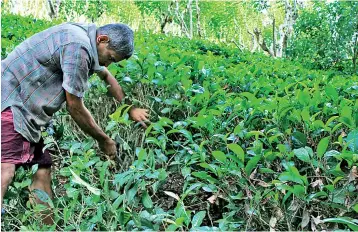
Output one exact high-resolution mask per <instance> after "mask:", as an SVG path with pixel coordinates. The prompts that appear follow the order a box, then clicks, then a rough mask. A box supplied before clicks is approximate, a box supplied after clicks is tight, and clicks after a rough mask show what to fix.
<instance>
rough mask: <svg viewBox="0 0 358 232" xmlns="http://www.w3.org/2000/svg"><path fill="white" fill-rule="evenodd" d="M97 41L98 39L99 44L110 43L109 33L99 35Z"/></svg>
mask: <svg viewBox="0 0 358 232" xmlns="http://www.w3.org/2000/svg"><path fill="white" fill-rule="evenodd" d="M96 41H97V44H99V43H108V42H109V37H108V35H98V36H97V39H96Z"/></svg>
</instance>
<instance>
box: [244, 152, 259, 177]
mask: <svg viewBox="0 0 358 232" xmlns="http://www.w3.org/2000/svg"><path fill="white" fill-rule="evenodd" d="M260 159H261V156H259V155H256V156H254V157H252V158H251V159H250V160H249V162H247V164H246V167H245V173H246V175H248V176H249V175H250V174H251V172H252V170H254V169H255V168H256V165H257V163H258V162H259V161H260Z"/></svg>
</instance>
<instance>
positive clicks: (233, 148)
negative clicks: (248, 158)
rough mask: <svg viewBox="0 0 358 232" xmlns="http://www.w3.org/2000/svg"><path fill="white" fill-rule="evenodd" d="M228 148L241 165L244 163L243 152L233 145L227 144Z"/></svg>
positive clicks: (236, 145)
mask: <svg viewBox="0 0 358 232" xmlns="http://www.w3.org/2000/svg"><path fill="white" fill-rule="evenodd" d="M228 148H229V149H230V150H231V151H233V152H234V153H235V154H236V155H237V157H238V158H239V159H240V161H241V162H242V163H244V162H245V152H244V150H243V149H242V148H241V147H240V146H239V145H238V144H235V143H232V144H229V145H228Z"/></svg>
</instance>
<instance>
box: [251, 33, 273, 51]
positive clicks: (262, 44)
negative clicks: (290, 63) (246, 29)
mask: <svg viewBox="0 0 358 232" xmlns="http://www.w3.org/2000/svg"><path fill="white" fill-rule="evenodd" d="M254 34H255V37H256V41H257V43H258V44H259V45H260V47H261V48H262V50H264V51H265V52H267V53H268V54H270V56H272V57H275V56H274V54H273V52H272V51H271V50H270V49H269V48H268V47H267V45H266V42H265V39H264V38H263V37H262V36H261V31H259V29H257V28H255V29H254ZM260 37H262V42H260Z"/></svg>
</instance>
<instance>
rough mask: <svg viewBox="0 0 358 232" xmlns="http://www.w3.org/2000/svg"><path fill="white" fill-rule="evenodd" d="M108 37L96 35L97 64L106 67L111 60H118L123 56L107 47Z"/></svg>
mask: <svg viewBox="0 0 358 232" xmlns="http://www.w3.org/2000/svg"><path fill="white" fill-rule="evenodd" d="M108 42H109V38H108V36H106V35H99V36H97V53H98V61H99V65H101V66H106V67H108V66H109V65H110V64H112V63H113V62H115V63H116V62H119V61H121V60H123V58H122V57H121V56H120V55H118V54H117V53H116V52H115V51H114V50H112V49H110V48H108Z"/></svg>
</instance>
